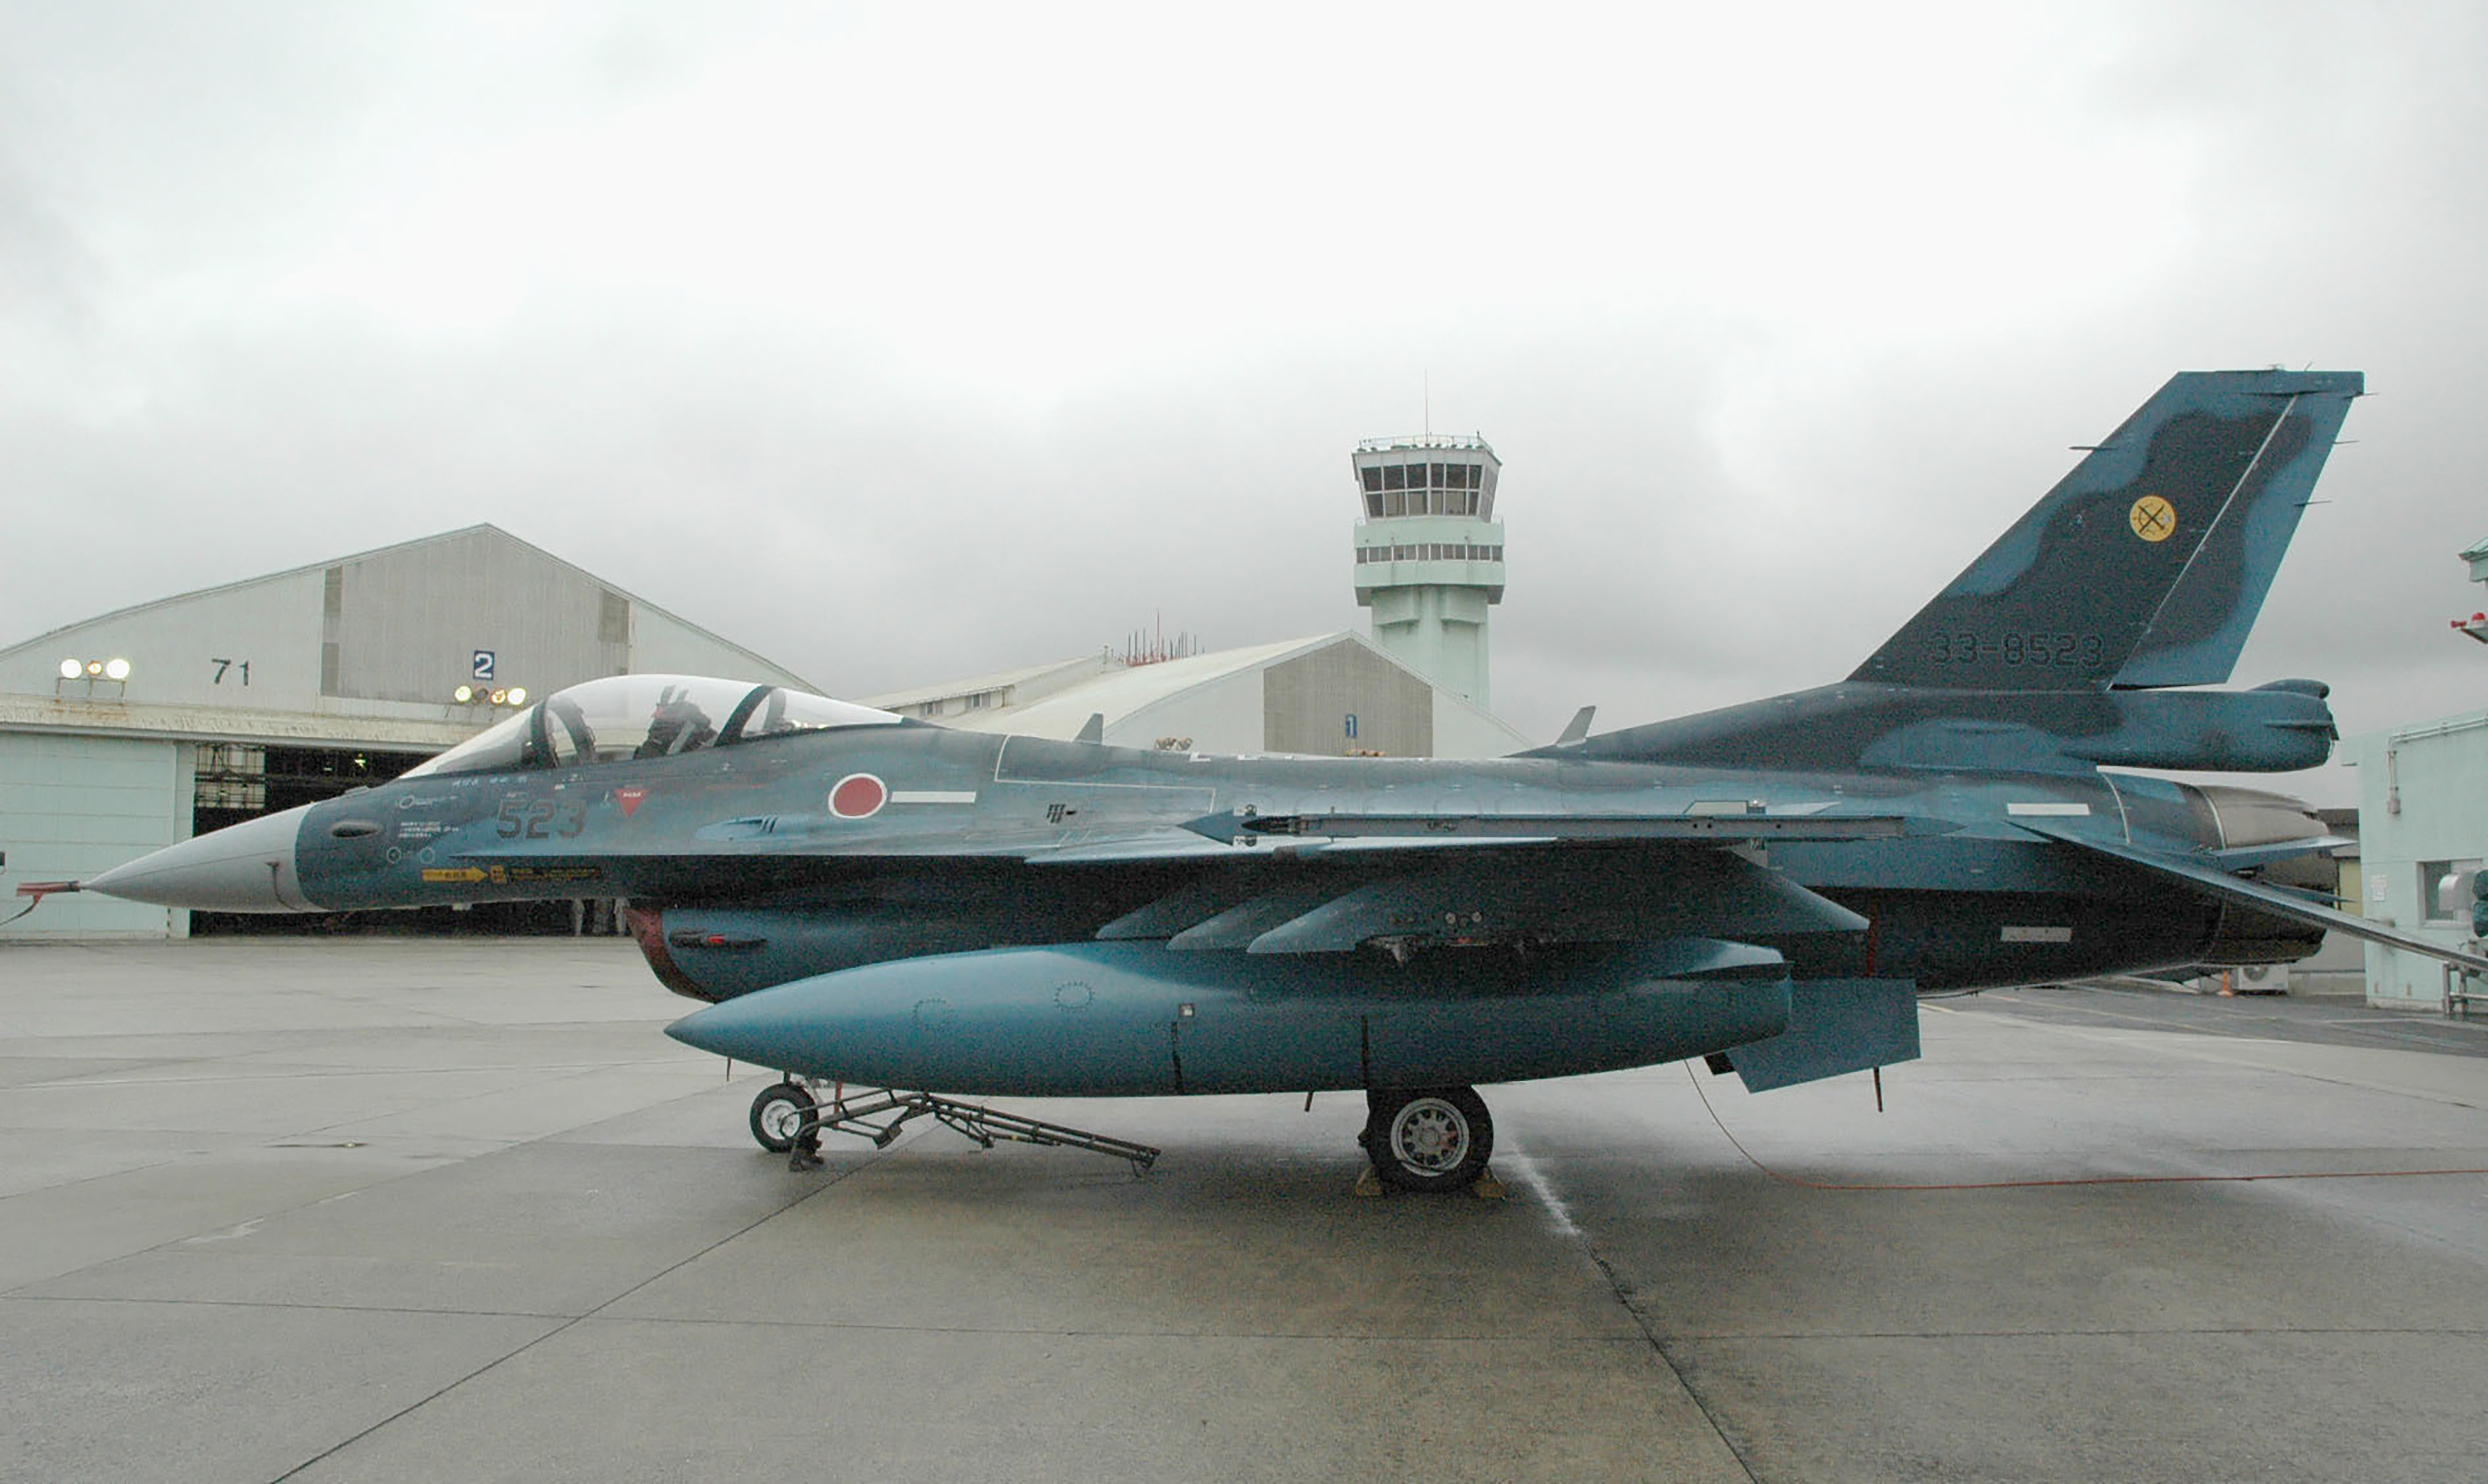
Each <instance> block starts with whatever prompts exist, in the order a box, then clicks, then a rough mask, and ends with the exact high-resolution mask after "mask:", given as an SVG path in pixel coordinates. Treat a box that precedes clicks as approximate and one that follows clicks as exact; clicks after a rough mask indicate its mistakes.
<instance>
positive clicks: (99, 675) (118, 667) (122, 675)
mask: <svg viewBox="0 0 2488 1484" xmlns="http://www.w3.org/2000/svg"><path fill="white" fill-rule="evenodd" d="M61 679H63V680H83V681H89V682H93V681H99V680H108V681H126V680H127V679H129V661H128V660H127V659H124V658H121V657H119V656H117V655H116V656H114V657H113V658H110V659H76V658H69V659H63V660H62V661H61Z"/></svg>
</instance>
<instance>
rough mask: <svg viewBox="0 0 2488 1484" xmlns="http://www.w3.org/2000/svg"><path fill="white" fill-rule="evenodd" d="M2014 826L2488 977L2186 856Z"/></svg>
mask: <svg viewBox="0 0 2488 1484" xmlns="http://www.w3.org/2000/svg"><path fill="white" fill-rule="evenodd" d="M2014 823H2015V824H2016V825H2019V826H2021V827H2022V828H2023V829H2026V830H2028V831H2030V832H2031V833H2032V834H2035V835H2045V836H2047V837H2048V838H2049V839H2050V840H2054V841H2057V842H2059V843H2061V844H2065V845H2072V846H2078V847H2079V848H2081V849H2083V850H2086V851H2092V852H2096V853H2097V854H2102V855H2108V856H2113V857H2114V858H2116V859H2118V860H2122V861H2124V862H2125V863H2126V864H2128V865H2131V866H2139V867H2141V868H2142V869H2143V870H2146V871H2151V872H2154V873H2156V874H2158V875H2160V876H2162V877H2163V878H2166V879H2167V880H2170V881H2173V882H2181V883H2183V884H2184V885H2186V886H2189V887H2191V888H2192V889H2193V890H2194V891H2196V892H2198V893H2200V894H2202V895H2204V896H2209V897H2216V898H2218V899H2219V900H2221V901H2224V902H2235V903H2238V904H2240V905H2241V906H2245V907H2251V908H2253V909H2254V910H2257V911H2262V912H2270V913H2272V914H2273V915H2274V916H2276V917H2285V918H2287V919H2289V920H2290V921H2292V922H2302V923H2304V924H2306V925H2307V926H2308V927H2311V928H2322V929H2325V930H2327V931H2329V932H2334V933H2347V934H2349V935H2350V936H2351V937H2352V938H2361V939H2364V940H2365V941H2367V942H2371V943H2382V944H2384V945H2385V946H2386V947H2388V948H2399V949H2401V950H2403V951H2404V952H2407V953H2417V954H2423V955H2425V956H2426V957H2428V958H2431V959H2435V960H2438V961H2439V962H2442V963H2446V964H2450V965H2452V966H2454V967H2456V968H2459V969H2462V970H2464V971H2465V972H2468V973H2474V974H2480V973H2488V958H2482V957H2480V956H2479V955H2478V954H2475V953H2465V952H2463V951H2462V950H2461V949H2459V948H2448V947H2446V945H2445V944H2443V943H2440V942H2437V941H2435V940H2433V939H2431V938H2421V937H2419V936H2418V935H2417V934H2416V933H2405V932H2403V931H2401V930H2400V929H2398V928H2393V927H2388V926H2386V925H2385V924H2384V923H2381V922H2376V921H2372V920H2370V919H2368V918H2365V917H2361V916H2357V915H2354V914H2353V913H2350V912H2345V911H2341V910H2337V909H2334V908H2330V907H2325V906H2322V905H2320V904H2318V903H2315V902H2311V901H2309V900H2307V899H2306V898H2304V897H2302V896H2300V895H2298V894H2297V893H2296V892H2293V891H2284V890H2282V889H2281V888H2279V887H2277V886H2271V885H2266V884H2265V883H2264V882H2250V881H2248V880H2246V879H2245V878H2244V877H2238V876H2231V875H2229V874H2228V873H2227V872H2225V871H2221V870H2219V869H2218V868H2217V867H2214V866H2210V865H2203V864H2197V863H2196V862H2194V861H2191V860H2188V859H2185V858H2183V857H2181V856H2175V855H2163V854H2160V853H2158V852H2156V851H2145V850H2137V849H2135V847H2133V846H2131V845H2125V844H2121V843H2118V842H2115V841H2109V840H2096V839H2092V838H2091V837H2089V836H2087V835H2078V834H2076V833H2074V832H2073V831H2072V830H2069V829H2063V828H2059V827H2057V826H2052V825H2047V824H2043V823H2041V822H2039V821H2036V820H2026V819H2024V820H2015V821H2014Z"/></svg>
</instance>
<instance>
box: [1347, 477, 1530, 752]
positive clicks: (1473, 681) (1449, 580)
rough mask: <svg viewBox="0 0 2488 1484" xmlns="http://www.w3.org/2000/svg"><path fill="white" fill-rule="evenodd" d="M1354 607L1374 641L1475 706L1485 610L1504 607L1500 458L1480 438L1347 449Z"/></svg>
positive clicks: (1480, 689) (1482, 693)
mask: <svg viewBox="0 0 2488 1484" xmlns="http://www.w3.org/2000/svg"><path fill="white" fill-rule="evenodd" d="M1354 461H1355V465H1356V488H1357V496H1358V498H1359V499H1361V500H1362V501H1363V502H1364V516H1365V518H1364V519H1362V520H1360V521H1358V522H1357V526H1356V602H1357V605H1358V606H1359V607H1366V608H1371V609H1372V610H1373V642H1374V643H1375V644H1376V645H1378V646H1380V647H1381V648H1382V649H1384V650H1385V651H1387V652H1389V653H1390V654H1391V655H1392V656H1393V657H1394V658H1397V659H1399V660H1400V661H1401V662H1402V663H1404V664H1406V665H1407V666H1408V667H1409V668H1411V669H1414V670H1416V671H1418V672H1420V673H1422V674H1424V675H1425V676H1427V677H1428V679H1431V680H1432V681H1433V682H1434V683H1435V684H1437V685H1439V686H1444V687H1445V688H1446V689H1449V690H1451V691H1453V692H1454V693H1456V694H1457V695H1459V696H1461V697H1463V698H1465V699H1467V700H1469V701H1472V702H1474V703H1476V704H1477V706H1478V707H1479V708H1481V709H1486V708H1490V707H1491V706H1492V704H1493V702H1492V700H1491V698H1490V697H1489V696H1488V695H1487V686H1486V631H1485V630H1486V617H1487V615H1486V609H1487V608H1489V607H1491V606H1492V605H1493V604H1495V603H1498V602H1503V526H1502V524H1501V523H1500V522H1498V521H1497V520H1496V519H1495V518H1494V487H1495V481H1496V478H1497V477H1498V476H1499V475H1500V474H1501V473H1502V472H1503V462H1502V461H1501V460H1499V459H1497V458H1495V456H1494V450H1493V449H1492V448H1490V447H1488V446H1487V444H1486V441H1485V439H1484V438H1482V437H1465V438H1461V437H1448V436H1444V435H1442V434H1422V435H1419V436H1416V437H1406V438H1371V439H1368V440H1367V441H1365V442H1363V443H1359V444H1358V445H1356V453H1355V455H1354Z"/></svg>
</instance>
